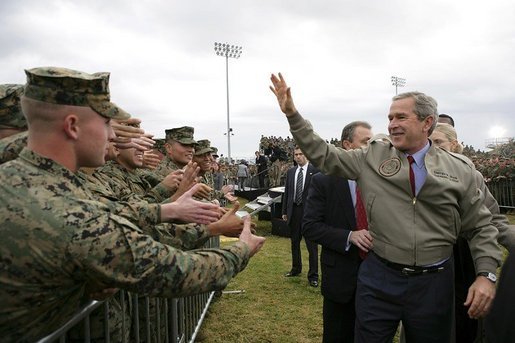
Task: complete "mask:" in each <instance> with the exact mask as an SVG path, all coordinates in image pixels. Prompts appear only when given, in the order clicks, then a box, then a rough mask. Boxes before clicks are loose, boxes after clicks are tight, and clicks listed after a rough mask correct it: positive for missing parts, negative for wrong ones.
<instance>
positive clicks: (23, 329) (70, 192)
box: [0, 68, 249, 341]
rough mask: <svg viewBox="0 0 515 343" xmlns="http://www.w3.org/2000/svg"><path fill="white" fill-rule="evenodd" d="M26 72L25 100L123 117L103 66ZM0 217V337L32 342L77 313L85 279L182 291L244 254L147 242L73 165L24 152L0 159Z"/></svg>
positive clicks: (217, 278) (202, 287)
mask: <svg viewBox="0 0 515 343" xmlns="http://www.w3.org/2000/svg"><path fill="white" fill-rule="evenodd" d="M26 73H27V78H28V84H27V87H26V93H25V96H26V97H27V98H29V99H34V100H39V101H44V102H47V103H51V104H56V103H59V104H61V105H63V104H67V105H72V106H81V107H90V108H91V109H92V110H94V111H95V112H97V113H98V114H100V115H102V116H104V117H106V118H116V117H118V118H119V117H122V116H123V114H124V112H123V110H120V109H119V108H118V107H116V106H115V105H114V104H112V103H111V102H110V101H109V91H108V77H109V76H108V74H106V73H99V74H85V73H80V72H75V71H72V70H67V69H61V68H36V69H31V70H27V71H26ZM27 113H29V112H27ZM67 117H68V116H67ZM97 126H98V124H97ZM97 129H100V128H97ZM29 137H30V133H29ZM68 144H71V143H68ZM29 148H32V145H31V143H30V139H29ZM0 218H1V220H0V230H1V232H2V233H3V239H2V240H1V241H0V303H1V304H2V306H1V307H0V337H2V339H4V340H6V341H34V340H36V339H38V338H41V337H42V336H44V335H46V334H48V333H50V332H52V331H53V330H55V329H56V328H57V327H59V326H60V325H62V324H63V323H64V322H65V321H66V320H67V319H69V317H70V316H71V315H72V314H73V313H74V312H75V311H76V309H77V308H78V306H79V304H80V302H81V299H82V298H83V296H84V293H85V290H86V286H87V285H88V284H97V285H98V284H100V285H102V287H104V288H105V287H118V288H123V289H126V290H129V291H133V292H138V293H140V294H147V295H151V296H165V297H176V296H185V295H190V294H197V293H201V292H206V291H209V290H213V289H221V288H223V287H225V286H226V284H227V283H228V281H229V280H230V278H231V277H233V276H234V275H235V274H236V273H238V272H239V271H241V270H242V269H243V268H244V267H245V266H246V264H247V262H248V258H249V248H248V246H247V245H246V244H245V243H243V242H237V243H235V244H234V245H233V246H231V247H228V248H224V249H213V250H205V251H196V252H190V253H185V252H182V251H179V250H176V249H174V248H172V247H170V246H167V245H163V244H161V243H159V242H156V241H155V240H153V239H152V238H151V237H150V236H147V235H144V234H143V232H142V231H141V230H140V229H139V228H138V227H136V226H134V225H133V224H131V223H130V222H129V221H127V220H125V219H124V218H122V217H120V216H117V215H115V214H113V213H112V212H111V211H110V209H109V207H108V206H106V205H104V204H102V203H100V202H97V201H95V200H93V196H92V194H91V192H89V191H88V190H87V188H86V187H84V182H83V180H82V179H80V178H79V177H77V175H76V174H75V173H74V172H73V170H70V169H68V168H66V167H64V165H61V164H59V163H57V162H55V161H53V160H52V159H49V158H45V157H43V156H41V155H39V154H38V153H36V152H34V151H32V150H30V149H24V150H23V151H22V152H21V153H20V156H19V158H18V159H16V160H13V161H10V162H7V163H5V164H3V165H1V166H0Z"/></svg>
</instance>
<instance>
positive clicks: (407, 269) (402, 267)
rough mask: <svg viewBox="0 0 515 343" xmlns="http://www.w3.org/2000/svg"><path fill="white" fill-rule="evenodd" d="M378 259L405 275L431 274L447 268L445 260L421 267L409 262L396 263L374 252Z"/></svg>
mask: <svg viewBox="0 0 515 343" xmlns="http://www.w3.org/2000/svg"><path fill="white" fill-rule="evenodd" d="M374 255H375V256H376V257H377V259H378V260H379V261H381V262H383V263H384V264H385V265H386V266H387V267H389V268H392V269H394V270H396V271H398V272H401V273H402V274H404V275H407V276H415V275H422V274H429V273H439V272H441V271H443V270H444V269H445V267H444V266H443V265H444V263H445V262H443V263H441V264H439V265H436V266H431V267H420V266H410V265H407V264H400V263H394V262H390V261H388V260H387V259H384V258H382V257H381V256H379V255H377V254H374Z"/></svg>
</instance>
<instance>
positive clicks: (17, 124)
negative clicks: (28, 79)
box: [0, 84, 27, 164]
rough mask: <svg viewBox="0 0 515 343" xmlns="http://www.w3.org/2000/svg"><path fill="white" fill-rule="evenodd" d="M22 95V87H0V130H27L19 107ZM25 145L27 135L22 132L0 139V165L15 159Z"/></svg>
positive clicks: (13, 85)
mask: <svg viewBox="0 0 515 343" xmlns="http://www.w3.org/2000/svg"><path fill="white" fill-rule="evenodd" d="M22 94H23V85H16V84H5V85H0V130H2V129H18V130H26V129H27V120H26V119H25V116H24V115H23V112H22V110H21V105H20V97H21V95H22ZM26 144H27V134H24V133H23V132H22V133H17V134H14V135H11V136H8V137H5V138H3V139H0V164H2V163H4V162H7V161H10V160H13V159H15V158H16V157H17V156H18V153H19V152H20V151H21V149H23V147H24V146H25V145H26Z"/></svg>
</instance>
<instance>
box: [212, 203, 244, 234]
mask: <svg viewBox="0 0 515 343" xmlns="http://www.w3.org/2000/svg"><path fill="white" fill-rule="evenodd" d="M239 208H240V203H239V202H236V203H235V204H234V206H233V207H232V208H231V209H229V210H228V211H226V212H225V214H224V215H223V216H222V218H220V219H219V220H218V221H216V222H214V223H212V224H210V225H209V230H210V232H211V234H212V235H224V236H227V237H238V236H239V235H240V233H241V231H242V230H243V220H241V219H240V218H239V217H238V216H237V215H236V211H238V209H239Z"/></svg>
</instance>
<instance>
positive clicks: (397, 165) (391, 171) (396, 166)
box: [379, 157, 401, 176]
mask: <svg viewBox="0 0 515 343" xmlns="http://www.w3.org/2000/svg"><path fill="white" fill-rule="evenodd" d="M399 170H401V160H399V159H398V158H397V157H394V158H390V159H388V160H386V161H383V163H381V165H380V166H379V174H381V175H382V176H393V175H395V174H397V173H398V172H399Z"/></svg>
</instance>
